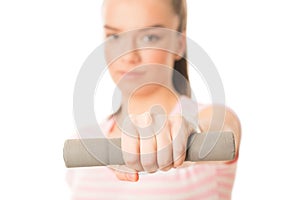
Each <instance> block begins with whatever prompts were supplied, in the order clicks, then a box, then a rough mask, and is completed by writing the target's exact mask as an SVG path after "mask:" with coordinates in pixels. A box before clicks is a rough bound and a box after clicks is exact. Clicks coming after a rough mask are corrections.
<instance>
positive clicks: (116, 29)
mask: <svg viewBox="0 0 300 200" xmlns="http://www.w3.org/2000/svg"><path fill="white" fill-rule="evenodd" d="M104 28H106V29H110V30H113V31H118V32H121V30H120V29H118V28H115V27H112V26H109V25H107V24H105V25H104ZM145 28H166V26H164V25H162V24H155V25H152V26H147V27H145Z"/></svg>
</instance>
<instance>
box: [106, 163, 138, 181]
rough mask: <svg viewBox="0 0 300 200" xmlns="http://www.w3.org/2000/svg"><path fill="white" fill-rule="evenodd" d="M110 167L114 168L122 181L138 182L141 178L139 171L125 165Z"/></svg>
mask: <svg viewBox="0 0 300 200" xmlns="http://www.w3.org/2000/svg"><path fill="white" fill-rule="evenodd" d="M110 169H112V170H113V172H114V173H115V175H116V177H117V178H118V179H119V180H121V181H132V182H136V181H138V180H139V174H138V173H137V171H135V170H133V169H131V168H129V167H127V166H125V165H114V166H111V167H110Z"/></svg>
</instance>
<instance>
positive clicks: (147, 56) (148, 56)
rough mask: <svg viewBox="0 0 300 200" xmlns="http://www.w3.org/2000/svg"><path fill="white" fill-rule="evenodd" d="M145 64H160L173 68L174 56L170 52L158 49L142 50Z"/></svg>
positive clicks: (141, 53)
mask: <svg viewBox="0 0 300 200" xmlns="http://www.w3.org/2000/svg"><path fill="white" fill-rule="evenodd" d="M140 55H141V58H142V63H143V64H150V63H151V64H158V65H165V66H167V67H173V65H174V61H175V60H174V55H173V54H171V53H170V52H167V51H164V50H157V49H148V50H142V51H141V52H140Z"/></svg>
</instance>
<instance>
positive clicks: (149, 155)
mask: <svg viewBox="0 0 300 200" xmlns="http://www.w3.org/2000/svg"><path fill="white" fill-rule="evenodd" d="M139 135H140V159H141V164H142V166H143V168H144V171H146V172H155V171H156V170H157V169H158V164H157V155H156V153H157V152H156V151H157V144H156V138H155V135H154V133H153V129H152V128H151V127H147V128H143V129H141V128H139ZM150 135H152V136H150Z"/></svg>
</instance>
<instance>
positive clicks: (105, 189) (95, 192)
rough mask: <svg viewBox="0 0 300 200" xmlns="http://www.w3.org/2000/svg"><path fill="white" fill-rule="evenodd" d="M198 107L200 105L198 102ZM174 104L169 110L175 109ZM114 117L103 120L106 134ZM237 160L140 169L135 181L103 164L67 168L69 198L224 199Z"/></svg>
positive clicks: (185, 101)
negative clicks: (121, 177)
mask: <svg viewBox="0 0 300 200" xmlns="http://www.w3.org/2000/svg"><path fill="white" fill-rule="evenodd" d="M190 105H191V102H190V99H188V98H187V97H184V96H182V97H181V106H183V107H184V109H185V110H189V109H188V108H189V107H190V108H191V106H190ZM198 107H199V109H202V108H203V106H201V105H199V106H198ZM179 109H180V108H179V106H178V105H177V106H176V107H175V108H174V110H173V111H172V113H176V112H178V111H179ZM114 123H115V121H114V120H113V118H110V119H109V120H106V121H104V122H103V123H102V124H101V128H102V130H103V132H104V133H105V134H109V132H110V131H111V130H112V127H113V125H114ZM236 166H237V160H235V161H234V162H230V163H228V164H192V165H189V166H187V167H180V168H177V169H171V170H169V171H167V172H163V171H158V172H155V173H152V174H147V173H142V174H140V178H139V181H138V182H127V181H120V180H118V179H117V178H116V176H115V174H114V172H113V171H112V170H111V169H109V168H107V167H89V168H73V169H68V171H67V182H68V183H69V186H70V189H71V192H72V197H71V199H72V200H99V199H111V200H115V199H130V200H134V199H143V200H144V199H145V200H146V199H172V200H173V199H204V200H228V199H231V192H232V188H233V183H234V179H235V174H236Z"/></svg>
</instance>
